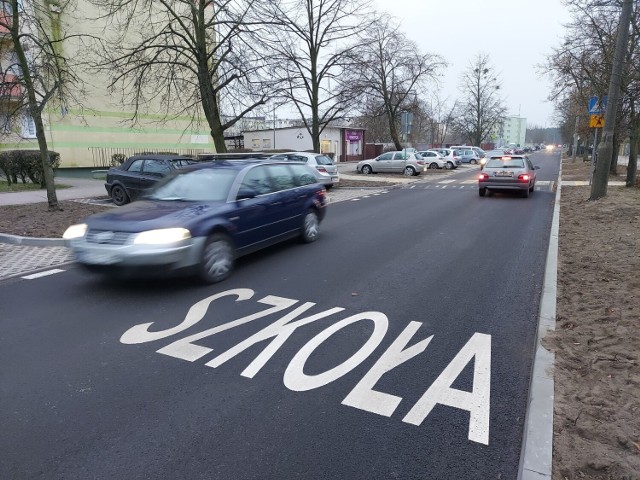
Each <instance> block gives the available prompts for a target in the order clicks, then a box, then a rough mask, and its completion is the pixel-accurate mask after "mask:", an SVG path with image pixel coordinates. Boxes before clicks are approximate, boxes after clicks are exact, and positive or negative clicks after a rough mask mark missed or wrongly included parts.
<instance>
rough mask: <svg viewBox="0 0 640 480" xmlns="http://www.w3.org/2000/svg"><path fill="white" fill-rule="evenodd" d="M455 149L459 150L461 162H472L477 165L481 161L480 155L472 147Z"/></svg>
mask: <svg viewBox="0 0 640 480" xmlns="http://www.w3.org/2000/svg"><path fill="white" fill-rule="evenodd" d="M454 150H456V151H457V152H458V158H459V159H460V163H470V164H471V165H476V164H478V163H480V157H479V156H478V154H477V153H476V152H475V151H474V150H472V149H471V148H465V149H454Z"/></svg>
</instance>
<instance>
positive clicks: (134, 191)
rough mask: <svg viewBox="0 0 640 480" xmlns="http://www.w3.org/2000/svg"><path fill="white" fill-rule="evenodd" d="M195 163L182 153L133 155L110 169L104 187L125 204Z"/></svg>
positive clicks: (116, 199)
mask: <svg viewBox="0 0 640 480" xmlns="http://www.w3.org/2000/svg"><path fill="white" fill-rule="evenodd" d="M194 163H198V162H196V161H195V160H194V159H193V158H189V157H183V156H180V155H161V154H145V155H133V156H132V157H129V158H128V159H127V160H126V161H125V162H124V163H123V164H122V165H120V166H119V167H111V168H110V169H109V171H108V172H107V182H106V183H105V184H104V187H105V188H106V189H107V193H108V194H109V196H110V197H111V199H112V200H113V203H115V204H116V205H124V204H125V203H129V202H130V201H132V200H135V199H136V198H137V197H138V196H140V194H141V193H142V192H144V191H145V190H147V189H148V188H150V187H151V186H153V185H155V183H157V182H158V180H160V179H161V178H163V177H166V176H167V175H168V174H170V173H171V172H173V171H175V170H177V169H179V168H182V167H186V166H187V165H192V164H194Z"/></svg>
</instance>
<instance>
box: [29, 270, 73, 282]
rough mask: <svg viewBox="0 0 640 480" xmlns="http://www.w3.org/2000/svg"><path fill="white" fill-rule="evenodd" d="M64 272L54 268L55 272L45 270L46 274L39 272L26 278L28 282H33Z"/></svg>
mask: <svg viewBox="0 0 640 480" xmlns="http://www.w3.org/2000/svg"><path fill="white" fill-rule="evenodd" d="M61 272H64V270H60V269H59V268H54V269H53V270H45V271H44V272H38V273H34V274H31V275H26V276H24V277H21V278H24V279H26V280H33V279H34V278H40V277H47V276H49V275H54V274H56V273H61Z"/></svg>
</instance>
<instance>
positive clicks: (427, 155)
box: [418, 150, 447, 169]
mask: <svg viewBox="0 0 640 480" xmlns="http://www.w3.org/2000/svg"><path fill="white" fill-rule="evenodd" d="M418 153H419V154H420V156H421V157H422V158H423V159H424V164H425V166H426V167H427V168H430V169H436V168H447V161H446V160H445V159H444V157H443V156H442V155H440V153H438V152H437V151H435V150H424V151H422V152H418Z"/></svg>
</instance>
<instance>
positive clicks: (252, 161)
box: [180, 158, 306, 172]
mask: <svg viewBox="0 0 640 480" xmlns="http://www.w3.org/2000/svg"><path fill="white" fill-rule="evenodd" d="M292 164H299V165H306V163H305V162H285V161H282V160H276V159H273V160H270V159H268V158H239V159H237V160H214V161H209V162H200V163H195V164H193V165H189V166H188V167H185V168H182V169H180V171H181V172H190V171H193V170H204V169H227V170H238V171H239V170H243V169H244V168H246V167H249V166H252V165H292Z"/></svg>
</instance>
